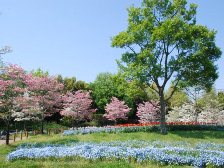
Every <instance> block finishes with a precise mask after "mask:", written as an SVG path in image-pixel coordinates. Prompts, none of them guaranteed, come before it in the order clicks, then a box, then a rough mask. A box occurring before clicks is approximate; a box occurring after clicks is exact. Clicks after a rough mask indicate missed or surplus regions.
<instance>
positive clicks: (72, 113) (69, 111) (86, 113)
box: [60, 90, 96, 129]
mask: <svg viewBox="0 0 224 168" xmlns="http://www.w3.org/2000/svg"><path fill="white" fill-rule="evenodd" d="M63 101H64V110H62V111H61V112H60V113H61V115H62V116H66V117H69V118H71V119H72V121H73V123H72V126H73V129H74V125H75V123H76V125H77V124H78V121H80V120H88V119H91V118H92V114H93V113H94V112H95V111H96V109H92V108H91V106H92V102H93V100H92V98H91V96H90V92H84V91H82V90H78V91H76V92H75V93H74V94H72V93H71V92H67V94H66V95H65V96H63Z"/></svg>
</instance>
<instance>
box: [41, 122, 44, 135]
mask: <svg viewBox="0 0 224 168" xmlns="http://www.w3.org/2000/svg"><path fill="white" fill-rule="evenodd" d="M41 134H44V120H42V121H41Z"/></svg>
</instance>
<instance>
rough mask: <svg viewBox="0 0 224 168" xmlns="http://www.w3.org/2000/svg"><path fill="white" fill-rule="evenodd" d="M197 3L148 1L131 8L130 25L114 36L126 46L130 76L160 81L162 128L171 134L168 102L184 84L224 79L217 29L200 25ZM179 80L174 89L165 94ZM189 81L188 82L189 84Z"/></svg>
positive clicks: (114, 43)
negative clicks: (219, 66)
mask: <svg viewBox="0 0 224 168" xmlns="http://www.w3.org/2000/svg"><path fill="white" fill-rule="evenodd" d="M196 8H197V5H195V4H190V5H189V7H188V5H187V0H143V2H142V6H141V7H134V6H132V7H130V8H129V9H128V13H129V18H128V27H127V30H125V31H122V32H120V33H119V34H118V35H117V36H115V37H113V39H112V46H113V47H120V48H124V49H126V50H127V51H126V52H125V53H124V54H123V55H122V59H121V61H120V62H119V65H120V67H121V68H122V69H123V71H124V72H125V73H126V74H127V75H128V76H129V78H131V79H133V78H137V79H138V80H140V81H142V82H145V83H147V84H148V85H149V86H150V85H152V84H155V85H156V87H157V88H156V89H155V91H156V92H157V93H158V95H159V97H160V111H161V133H166V127H165V104H166V103H165V102H166V101H167V100H168V99H170V97H172V95H173V93H174V92H175V90H176V87H177V86H178V84H180V83H181V84H182V86H194V85H203V86H205V87H210V86H212V84H213V82H214V81H215V80H216V79H217V78H218V74H217V67H216V65H215V63H214V62H215V61H216V60H217V59H218V58H219V57H220V56H221V51H220V49H219V48H218V47H217V46H216V44H215V34H216V32H215V31H214V30H209V29H208V28H207V27H206V26H202V25H198V24H196ZM171 80H172V82H173V86H174V87H173V88H174V89H173V93H171V94H170V97H168V98H166V99H165V97H164V90H165V86H166V85H167V83H168V82H169V81H171ZM183 84H184V85H183Z"/></svg>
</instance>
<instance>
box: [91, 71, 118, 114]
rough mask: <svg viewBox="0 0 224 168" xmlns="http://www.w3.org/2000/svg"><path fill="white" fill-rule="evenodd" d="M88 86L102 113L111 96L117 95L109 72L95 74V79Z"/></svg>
mask: <svg viewBox="0 0 224 168" xmlns="http://www.w3.org/2000/svg"><path fill="white" fill-rule="evenodd" d="M89 88H90V89H91V90H92V96H93V99H94V102H95V103H96V105H97V108H98V111H99V112H100V113H104V107H105V106H106V104H107V103H108V102H109V101H110V99H111V97H113V96H114V97H119V96H118V91H117V88H116V86H115V83H114V81H113V74H111V73H107V72H106V73H100V74H99V75H97V77H96V80H95V81H94V82H93V83H91V84H90V86H89Z"/></svg>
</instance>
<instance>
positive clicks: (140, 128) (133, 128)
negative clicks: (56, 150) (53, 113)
mask: <svg viewBox="0 0 224 168" xmlns="http://www.w3.org/2000/svg"><path fill="white" fill-rule="evenodd" d="M167 128H168V130H169V131H175V130H224V127H223V126H214V125H171V124H170V125H168V126H167ZM159 130H160V128H159V125H142V124H136V125H135V124H129V125H125V124H124V125H123V126H121V125H116V126H107V127H79V128H76V129H74V130H65V131H64V132H63V135H77V134H91V133H130V132H155V131H159Z"/></svg>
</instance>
